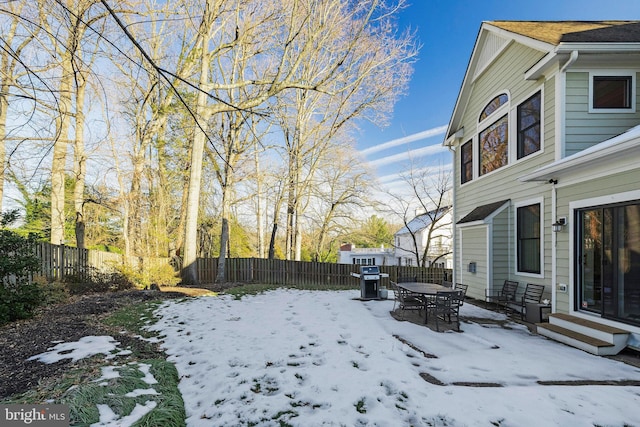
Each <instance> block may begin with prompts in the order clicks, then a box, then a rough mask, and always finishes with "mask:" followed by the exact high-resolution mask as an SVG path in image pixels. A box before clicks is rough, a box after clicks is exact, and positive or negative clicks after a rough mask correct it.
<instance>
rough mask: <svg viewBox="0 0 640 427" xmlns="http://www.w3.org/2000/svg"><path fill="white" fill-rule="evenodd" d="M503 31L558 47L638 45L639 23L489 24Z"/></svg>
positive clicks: (493, 22) (534, 22)
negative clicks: (599, 44) (586, 43)
mask: <svg viewBox="0 0 640 427" xmlns="http://www.w3.org/2000/svg"><path fill="white" fill-rule="evenodd" d="M487 23H488V24H490V25H494V26H496V27H498V28H501V29H503V30H505V31H509V32H512V33H516V34H520V35H523V36H526V37H530V38H532V39H535V40H540V41H542V42H546V43H550V44H553V45H558V44H560V43H562V42H565V43H569V42H571V43H582V42H589V43H616V42H617V43H621V42H622V43H624V42H627V43H633V42H640V21H489V22H487Z"/></svg>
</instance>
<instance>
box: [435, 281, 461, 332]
mask: <svg viewBox="0 0 640 427" xmlns="http://www.w3.org/2000/svg"><path fill="white" fill-rule="evenodd" d="M462 298H463V293H462V291H440V292H438V293H437V294H436V297H435V300H434V301H435V302H434V307H433V312H434V314H435V318H436V331H438V332H440V325H439V320H442V321H443V322H448V323H451V322H452V319H455V322H456V331H458V332H460V306H461V305H462Z"/></svg>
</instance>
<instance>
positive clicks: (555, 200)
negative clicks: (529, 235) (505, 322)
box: [549, 179, 558, 313]
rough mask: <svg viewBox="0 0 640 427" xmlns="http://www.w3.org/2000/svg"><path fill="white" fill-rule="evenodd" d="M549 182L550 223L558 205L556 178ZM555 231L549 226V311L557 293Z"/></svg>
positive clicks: (555, 216)
mask: <svg viewBox="0 0 640 427" xmlns="http://www.w3.org/2000/svg"><path fill="white" fill-rule="evenodd" d="M549 183H550V184H551V185H552V187H551V212H552V218H551V223H554V222H555V221H556V218H557V217H558V212H557V211H556V210H557V208H558V206H557V203H558V189H557V188H556V184H558V180H556V179H550V180H549ZM556 235H557V233H556V232H555V231H553V228H551V312H552V313H555V312H556V293H557V275H558V272H557V250H558V248H557V241H558V239H557V236H556Z"/></svg>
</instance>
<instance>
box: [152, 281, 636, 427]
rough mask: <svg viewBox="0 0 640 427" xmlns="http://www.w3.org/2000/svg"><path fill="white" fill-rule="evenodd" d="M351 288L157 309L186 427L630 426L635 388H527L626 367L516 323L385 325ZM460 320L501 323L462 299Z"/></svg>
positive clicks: (625, 376) (378, 304) (380, 313)
mask: <svg viewBox="0 0 640 427" xmlns="http://www.w3.org/2000/svg"><path fill="white" fill-rule="evenodd" d="M358 294H359V293H358V292H357V291H335V292H334V291H332V292H329V291H324V292H322V291H299V290H289V289H281V290H277V291H271V292H267V293H264V294H260V295H256V296H245V297H243V299H242V300H234V299H233V298H232V297H230V296H223V297H202V298H198V299H192V300H188V301H184V302H166V303H164V304H163V305H162V306H161V307H160V308H159V309H158V310H157V312H156V314H157V315H158V316H159V317H160V319H159V321H158V323H157V324H156V325H154V326H152V327H151V328H152V330H155V331H157V332H159V333H160V334H161V336H162V337H163V340H164V344H163V347H164V348H165V350H166V352H167V354H168V355H169V361H171V362H173V363H175V365H176V367H177V369H178V372H179V375H180V377H181V379H180V383H179V387H180V391H181V392H182V395H183V399H184V401H185V406H186V412H187V425H189V426H234V425H243V426H244V425H260V426H270V425H274V426H275V425H295V426H317V425H336V426H340V425H344V426H358V425H362V426H365V425H368V426H374V425H375V426H409V425H413V426H444V425H446V426H491V425H494V426H568V425H570V426H572V427H577V426H640V411H638V405H639V404H640V387H636V386H619V385H607V386H604V385H581V386H578V385H572V386H559V385H555V386H553V385H540V384H539V383H538V381H551V380H553V381H563V380H564V381H580V380H590V381H598V380H600V381H602V380H634V381H639V380H640V370H639V369H637V368H634V367H632V366H629V365H625V364H623V363H621V362H617V361H613V360H610V359H606V358H602V357H596V356H592V355H590V354H587V353H585V352H582V351H580V350H576V349H572V348H569V347H566V346H564V345H562V344H558V343H555V342H552V341H549V340H547V339H545V338H543V337H539V336H535V335H531V334H530V333H529V331H528V330H527V328H526V327H524V326H522V325H518V324H512V325H511V329H504V328H502V327H500V326H499V325H496V324H495V323H493V324H492V323H491V322H487V323H486V324H483V323H482V322H479V321H478V322H477V323H467V322H463V323H462V325H461V328H462V330H463V333H456V332H447V333H437V332H434V331H432V330H430V329H428V328H426V327H424V326H420V325H416V324H412V323H410V322H399V321H397V320H395V319H393V318H392V317H391V316H390V314H389V311H390V310H391V308H392V306H393V301H392V300H387V301H371V302H361V301H356V300H354V299H353V298H355V297H357V296H358ZM461 314H462V316H468V317H472V318H483V317H484V318H489V319H490V318H502V319H504V316H503V315H500V314H496V313H493V312H490V311H487V310H483V309H482V308H479V307H475V306H473V305H470V304H465V305H464V306H463V307H462V309H461ZM407 343H410V344H411V345H409V344H407ZM425 355H428V356H430V357H426V356H425ZM433 356H435V357H433ZM421 374H422V376H421ZM423 377H425V378H429V379H431V380H432V382H428V381H425V380H424V379H423ZM433 379H435V380H437V381H433ZM434 382H440V384H441V385H437V384H434ZM468 384H476V386H469V385H468ZM480 384H484V385H489V384H493V385H494V386H493V387H487V386H485V387H481V386H479V385H480ZM497 385H500V387H498V386H497Z"/></svg>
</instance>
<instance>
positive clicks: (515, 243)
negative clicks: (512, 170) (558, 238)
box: [513, 197, 545, 279]
mask: <svg viewBox="0 0 640 427" xmlns="http://www.w3.org/2000/svg"><path fill="white" fill-rule="evenodd" d="M530 205H540V273H529V272H525V271H519V270H518V208H521V207H523V206H530ZM513 212H514V218H515V221H514V222H513V239H514V241H513V248H514V253H515V262H514V266H513V269H514V274H516V275H518V276H523V277H535V278H538V279H543V278H544V272H545V265H544V240H545V238H544V234H545V229H544V198H543V197H537V198H535V199H529V200H523V201H520V202H517V203H514V204H513Z"/></svg>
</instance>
